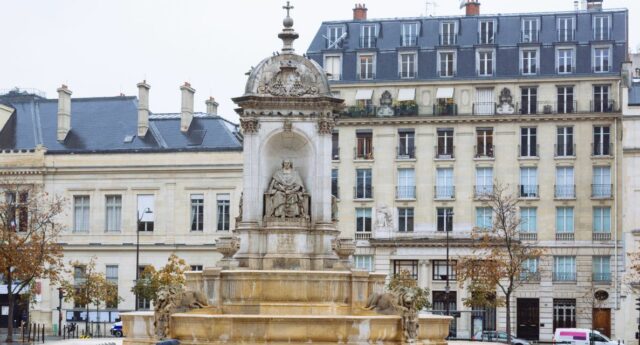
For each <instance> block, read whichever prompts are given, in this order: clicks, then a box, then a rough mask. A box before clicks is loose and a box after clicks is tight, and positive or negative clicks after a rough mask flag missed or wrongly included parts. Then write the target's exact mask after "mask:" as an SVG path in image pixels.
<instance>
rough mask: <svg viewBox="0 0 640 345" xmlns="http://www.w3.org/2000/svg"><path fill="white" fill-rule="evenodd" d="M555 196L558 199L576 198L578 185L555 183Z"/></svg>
mask: <svg viewBox="0 0 640 345" xmlns="http://www.w3.org/2000/svg"><path fill="white" fill-rule="evenodd" d="M554 187H555V198H556V199H575V198H576V185H574V184H572V185H555V186H554Z"/></svg>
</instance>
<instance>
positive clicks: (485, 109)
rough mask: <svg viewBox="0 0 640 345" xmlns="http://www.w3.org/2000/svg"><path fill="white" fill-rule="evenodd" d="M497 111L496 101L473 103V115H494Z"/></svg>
mask: <svg viewBox="0 0 640 345" xmlns="http://www.w3.org/2000/svg"><path fill="white" fill-rule="evenodd" d="M495 113H496V102H475V103H473V115H494V114H495Z"/></svg>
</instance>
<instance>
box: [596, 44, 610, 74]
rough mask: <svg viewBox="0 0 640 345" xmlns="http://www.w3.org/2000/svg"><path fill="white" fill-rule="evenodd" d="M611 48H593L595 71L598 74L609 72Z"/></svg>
mask: <svg viewBox="0 0 640 345" xmlns="http://www.w3.org/2000/svg"><path fill="white" fill-rule="evenodd" d="M610 57H611V48H609V47H606V48H603V47H596V48H593V71H594V72H596V73H598V72H600V73H602V72H609V68H610V60H609V58H610Z"/></svg>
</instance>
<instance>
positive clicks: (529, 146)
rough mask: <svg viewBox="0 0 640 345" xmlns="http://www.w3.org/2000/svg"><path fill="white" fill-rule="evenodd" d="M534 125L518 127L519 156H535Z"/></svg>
mask: <svg viewBox="0 0 640 345" xmlns="http://www.w3.org/2000/svg"><path fill="white" fill-rule="evenodd" d="M537 132H538V129H537V128H536V127H522V128H520V156H521V157H537V156H538V141H537Z"/></svg>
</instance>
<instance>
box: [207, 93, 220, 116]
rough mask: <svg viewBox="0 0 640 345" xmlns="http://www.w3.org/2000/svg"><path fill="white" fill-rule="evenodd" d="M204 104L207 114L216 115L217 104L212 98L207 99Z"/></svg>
mask: <svg viewBox="0 0 640 345" xmlns="http://www.w3.org/2000/svg"><path fill="white" fill-rule="evenodd" d="M204 103H205V104H206V105H207V114H209V115H218V102H216V100H215V99H214V98H213V97H209V99H208V100H206V101H205V102H204Z"/></svg>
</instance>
